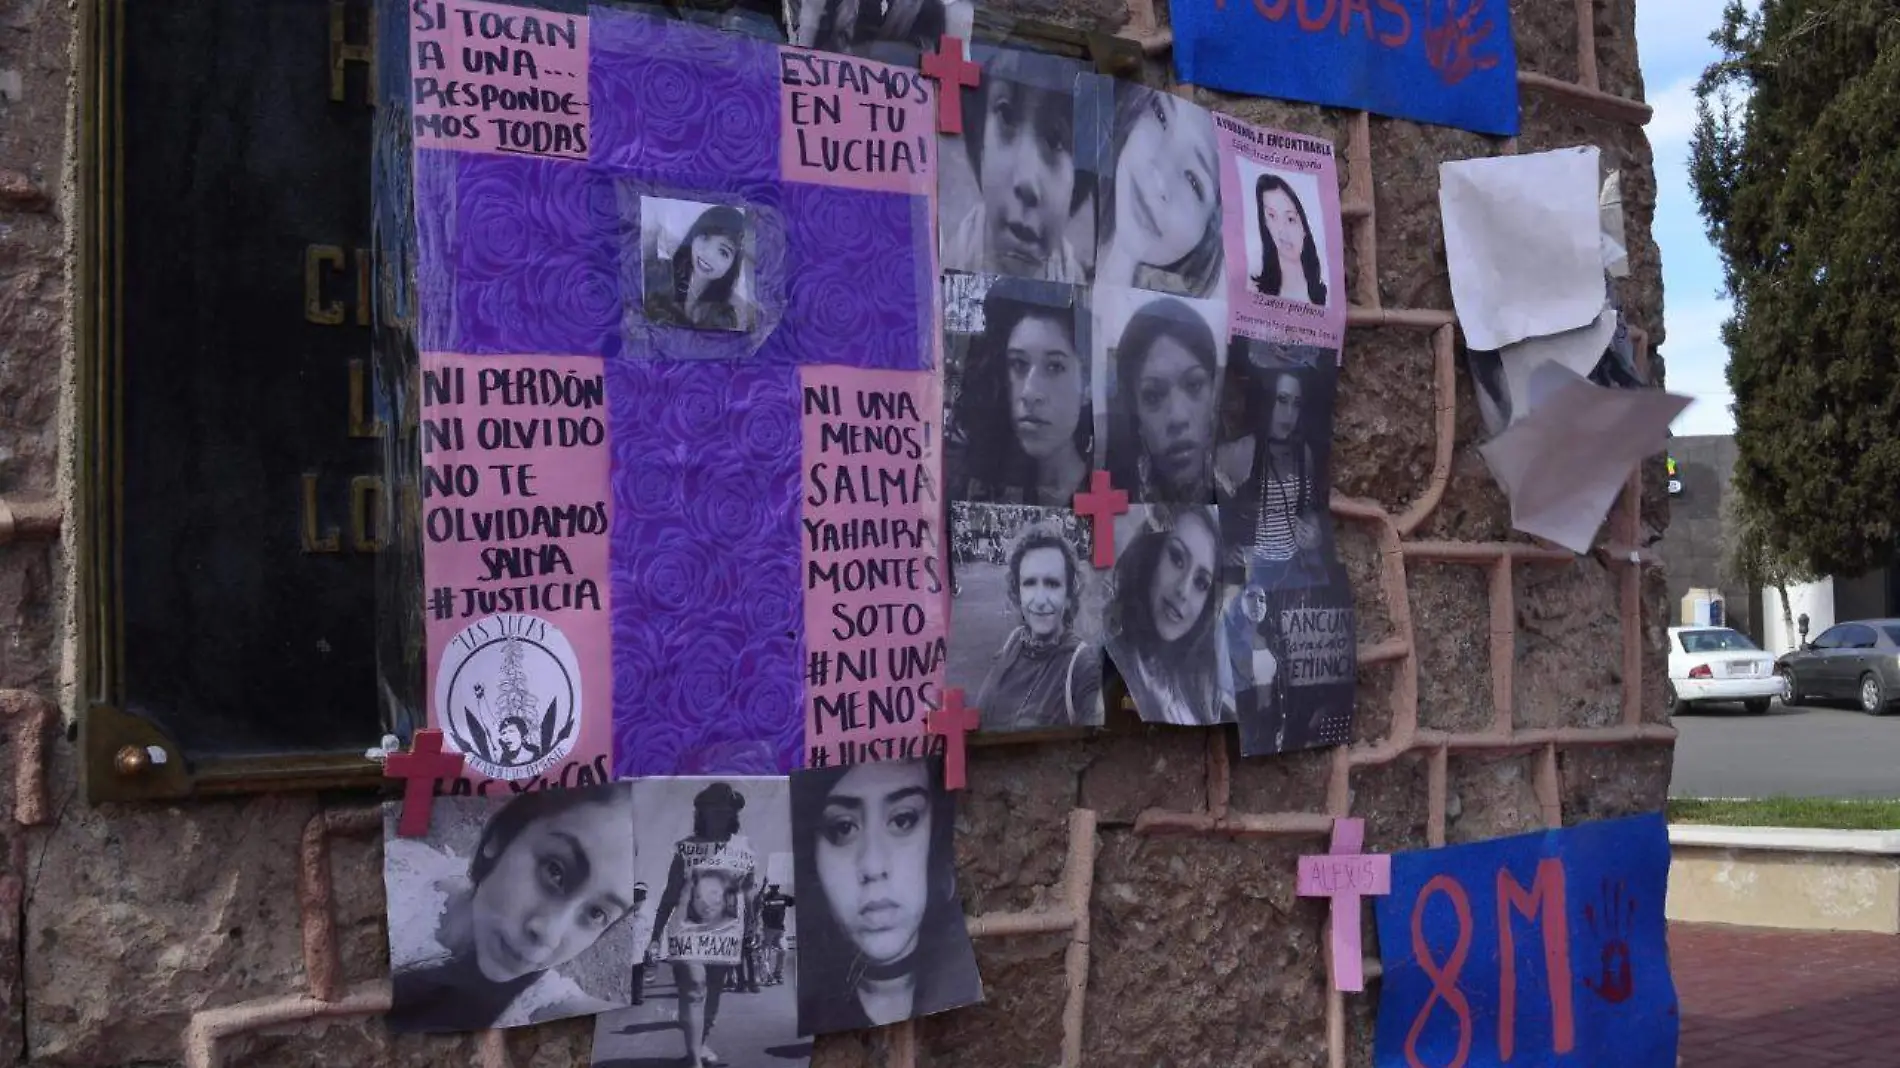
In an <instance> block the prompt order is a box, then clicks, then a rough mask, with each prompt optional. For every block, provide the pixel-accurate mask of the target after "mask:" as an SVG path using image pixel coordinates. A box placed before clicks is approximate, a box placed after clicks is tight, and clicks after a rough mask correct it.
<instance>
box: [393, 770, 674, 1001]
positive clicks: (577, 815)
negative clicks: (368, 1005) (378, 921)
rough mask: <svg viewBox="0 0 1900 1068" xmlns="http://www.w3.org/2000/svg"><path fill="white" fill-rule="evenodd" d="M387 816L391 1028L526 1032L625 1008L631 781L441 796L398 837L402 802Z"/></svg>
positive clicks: (630, 950)
mask: <svg viewBox="0 0 1900 1068" xmlns="http://www.w3.org/2000/svg"><path fill="white" fill-rule="evenodd" d="M384 809H385V811H384V819H385V823H386V825H387V830H386V835H385V843H386V844H385V847H384V863H383V875H384V884H385V889H386V891H387V895H388V908H389V959H390V967H391V970H392V972H393V975H392V985H393V993H392V998H393V1006H392V1008H391V1009H390V1012H389V1017H388V1018H389V1024H390V1026H391V1028H393V1029H395V1030H397V1031H478V1030H482V1029H484V1028H496V1027H521V1026H525V1025H528V1024H536V1023H543V1022H545V1021H548V1020H559V1019H565V1018H567V1017H570V1016H585V1015H591V1014H593V1013H597V1012H600V1011H601V1010H603V1009H608V1008H613V1007H615V1006H618V1005H624V1004H626V1003H627V1001H628V998H629V996H630V994H631V987H632V984H631V976H632V966H633V963H634V961H635V960H637V959H638V952H637V950H636V949H635V947H634V946H633V944H632V931H631V928H632V925H631V924H622V923H621V922H620V921H621V920H622V919H623V918H624V917H625V916H626V915H627V914H628V912H629V911H631V910H632V908H633V898H634V894H633V888H634V882H635V876H634V842H633V795H632V793H631V790H630V788H629V787H628V786H627V785H626V784H624V783H616V784H613V785H608V786H599V787H587V788H582V789H569V790H539V791H535V792H533V793H525V794H517V795H514V796H511V797H508V798H506V799H503V798H484V797H453V798H439V799H437V801H436V803H435V808H434V812H433V818H432V819H431V821H430V826H429V833H428V835H427V836H426V837H423V838H405V837H401V836H399V835H397V834H396V833H395V823H396V819H397V815H398V814H397V811H396V809H397V806H396V805H394V804H391V805H386V806H385V807H384Z"/></svg>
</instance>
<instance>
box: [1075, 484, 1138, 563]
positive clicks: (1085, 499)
mask: <svg viewBox="0 0 1900 1068" xmlns="http://www.w3.org/2000/svg"><path fill="white" fill-rule="evenodd" d="M1126 511H1128V491H1127V490H1118V489H1116V488H1115V483H1114V481H1113V480H1112V479H1110V478H1109V474H1108V472H1107V471H1097V472H1095V473H1094V474H1092V475H1090V476H1089V488H1088V489H1086V490H1084V491H1083V492H1081V493H1078V494H1076V495H1075V514H1076V515H1085V516H1088V517H1089V518H1091V519H1093V520H1094V521H1095V528H1094V529H1095V566H1096V567H1098V568H1103V567H1113V566H1115V517H1116V516H1118V515H1121V514H1122V513H1123V512H1126Z"/></svg>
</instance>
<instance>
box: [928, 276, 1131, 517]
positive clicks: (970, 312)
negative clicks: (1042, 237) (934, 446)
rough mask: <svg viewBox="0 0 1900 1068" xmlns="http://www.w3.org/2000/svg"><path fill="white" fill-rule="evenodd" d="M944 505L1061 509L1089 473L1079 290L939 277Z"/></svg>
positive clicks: (1089, 409) (1091, 437)
mask: <svg viewBox="0 0 1900 1068" xmlns="http://www.w3.org/2000/svg"><path fill="white" fill-rule="evenodd" d="M944 292H945V300H944V323H945V338H944V364H945V375H946V378H948V379H949V380H950V384H951V390H952V399H951V401H950V403H949V409H950V419H949V425H948V427H947V429H946V433H945V442H946V444H945V447H944V471H945V479H946V484H947V485H948V487H949V497H950V499H951V500H964V501H995V502H1001V503H1007V504H1042V505H1049V506H1052V507H1064V508H1066V507H1069V506H1070V505H1071V504H1073V502H1074V500H1075V495H1076V494H1077V493H1079V492H1081V491H1082V490H1085V489H1087V488H1088V477H1089V471H1090V470H1091V469H1092V468H1093V467H1094V466H1095V465H1096V462H1097V458H1096V447H1095V414H1094V404H1093V401H1092V399H1091V397H1090V382H1091V381H1092V380H1093V378H1094V375H1093V374H1092V373H1091V370H1090V367H1089V345H1088V323H1089V319H1088V306H1087V305H1086V304H1085V303H1084V302H1083V296H1084V294H1085V293H1086V291H1085V290H1082V289H1078V288H1076V287H1074V286H1067V285H1057V284H1055V283H1052V282H1034V281H1030V280H1027V279H1021V278H1005V277H998V276H994V275H958V274H950V275H945V276H944Z"/></svg>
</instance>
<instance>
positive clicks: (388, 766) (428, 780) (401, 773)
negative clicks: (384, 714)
mask: <svg viewBox="0 0 1900 1068" xmlns="http://www.w3.org/2000/svg"><path fill="white" fill-rule="evenodd" d="M461 773H462V754H460V753H444V752H443V751H442V732H441V731H439V730H436V729H435V728H433V727H428V728H424V729H422V730H419V731H417V732H416V737H415V740H414V741H413V742H411V743H409V751H408V752H407V753H391V754H390V755H389V759H388V760H386V761H384V763H383V776H384V777H385V778H390V779H406V780H408V781H407V782H405V783H404V784H403V788H402V819H401V820H400V821H398V822H397V824H396V833H397V834H399V835H402V836H403V837H404V838H420V837H422V836H423V835H425V834H428V833H429V810H430V809H431V808H433V807H434V806H435V784H436V780H438V779H452V778H454V777H455V776H457V775H460V774H461Z"/></svg>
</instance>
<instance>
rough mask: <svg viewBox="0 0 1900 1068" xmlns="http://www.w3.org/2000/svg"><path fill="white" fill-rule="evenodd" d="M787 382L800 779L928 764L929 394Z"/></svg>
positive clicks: (921, 387) (934, 452) (938, 386)
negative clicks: (792, 449)
mask: <svg viewBox="0 0 1900 1068" xmlns="http://www.w3.org/2000/svg"><path fill="white" fill-rule="evenodd" d="M799 380H800V387H801V388H800V392H801V396H802V402H801V403H802V411H803V418H802V420H801V422H802V431H803V442H804V445H803V447H804V453H803V459H804V486H803V493H804V503H803V508H804V517H803V522H802V524H801V526H802V528H803V533H802V540H803V542H804V552H803V555H804V560H803V568H804V574H803V578H804V593H805V647H806V653H805V655H806V675H805V754H806V759H805V763H806V766H807V767H814V768H820V767H835V766H837V765H839V764H855V763H859V762H861V761H867V760H906V759H914V758H916V757H922V756H934V755H938V754H941V753H942V752H943V751H944V738H943V736H942V735H941V734H937V735H934V736H933V735H931V734H929V733H928V731H927V722H928V715H929V713H930V712H931V711H932V710H933V709H935V708H937V707H939V705H940V704H941V702H942V699H943V663H944V637H945V620H946V614H945V611H944V598H945V594H944V590H945V583H944V581H943V575H944V571H943V551H942V531H941V529H940V527H939V524H940V522H941V520H940V517H941V515H942V514H943V502H942V499H941V495H940V489H939V487H940V486H941V485H942V474H943V472H942V463H941V458H940V453H939V447H938V442H939V437H940V434H941V429H942V428H941V427H940V426H939V425H938V424H939V420H940V419H941V418H942V412H943V393H942V388H943V387H942V380H941V379H940V378H938V377H937V375H936V374H935V373H932V372H928V371H922V372H920V371H865V370H858V369H855V368H848V367H835V366H822V365H813V366H807V367H805V368H802V369H801V370H800V372H799Z"/></svg>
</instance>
